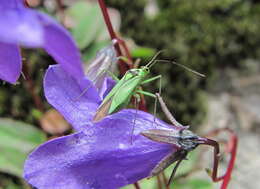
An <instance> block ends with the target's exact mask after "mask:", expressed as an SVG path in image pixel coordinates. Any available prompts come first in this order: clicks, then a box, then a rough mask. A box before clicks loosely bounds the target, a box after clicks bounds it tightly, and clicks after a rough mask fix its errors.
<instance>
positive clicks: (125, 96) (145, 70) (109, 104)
mask: <svg viewBox="0 0 260 189" xmlns="http://www.w3.org/2000/svg"><path fill="white" fill-rule="evenodd" d="M159 53H160V52H159ZM159 53H157V54H156V55H155V56H154V57H153V58H152V60H151V61H150V62H149V63H148V64H147V65H145V66H142V67H141V68H136V69H130V70H128V71H127V72H126V73H125V75H124V76H123V78H122V79H120V80H119V79H116V80H117V84H116V85H115V86H114V88H113V89H112V90H111V91H110V92H109V94H108V95H107V96H106V97H105V99H104V100H103V102H102V103H101V105H100V106H99V108H98V110H97V112H96V114H95V116H94V119H93V121H100V120H101V119H103V118H104V117H105V116H106V115H108V114H112V113H114V112H116V111H118V110H119V109H120V108H122V107H124V106H126V105H128V104H129V102H130V100H131V97H132V96H135V97H136V98H137V99H138V98H139V94H144V95H147V96H151V97H153V98H156V96H155V95H154V94H152V93H149V92H146V91H142V90H140V86H141V85H143V84H145V83H149V82H152V81H154V80H157V79H161V75H158V76H155V77H152V78H149V79H146V77H147V75H148V74H149V73H150V68H151V67H152V66H153V65H154V64H155V63H156V62H157V61H156V60H155V58H156V57H157V56H158V55H159ZM159 90H160V89H159ZM138 93H139V94H138Z"/></svg>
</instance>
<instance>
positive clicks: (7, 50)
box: [0, 42, 22, 84]
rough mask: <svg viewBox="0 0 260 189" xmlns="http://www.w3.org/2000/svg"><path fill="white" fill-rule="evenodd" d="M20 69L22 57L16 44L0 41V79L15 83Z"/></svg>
mask: <svg viewBox="0 0 260 189" xmlns="http://www.w3.org/2000/svg"><path fill="white" fill-rule="evenodd" d="M21 70H22V59H21V56H20V50H19V47H18V46H17V45H12V44H6V43H1V42H0V79H2V80H5V81H8V82H10V83H13V84H14V83H15V82H16V81H17V79H18V78H19V76H20V73H21Z"/></svg>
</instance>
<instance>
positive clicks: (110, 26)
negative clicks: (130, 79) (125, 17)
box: [98, 0, 129, 75]
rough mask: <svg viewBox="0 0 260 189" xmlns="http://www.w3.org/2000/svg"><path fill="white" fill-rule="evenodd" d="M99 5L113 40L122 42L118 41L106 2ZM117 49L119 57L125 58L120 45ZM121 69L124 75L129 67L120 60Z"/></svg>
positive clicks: (101, 1)
mask: <svg viewBox="0 0 260 189" xmlns="http://www.w3.org/2000/svg"><path fill="white" fill-rule="evenodd" d="M98 3H99V6H100V8H101V11H102V14H103V17H104V20H105V23H106V26H107V30H108V32H109V34H110V38H111V40H117V41H120V39H118V37H117V36H116V33H115V31H114V29H113V26H112V23H111V20H110V17H109V14H108V11H107V7H106V4H105V2H104V1H103V0H98ZM115 49H116V51H117V56H119V57H120V56H123V54H122V51H121V49H120V46H119V43H115ZM119 69H120V74H121V75H123V74H125V72H126V71H127V70H128V69H129V66H128V65H127V64H126V63H125V62H123V61H122V60H120V61H119Z"/></svg>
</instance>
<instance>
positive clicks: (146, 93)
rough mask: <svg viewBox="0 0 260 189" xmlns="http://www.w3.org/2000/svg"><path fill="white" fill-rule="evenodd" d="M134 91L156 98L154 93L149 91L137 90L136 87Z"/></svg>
mask: <svg viewBox="0 0 260 189" xmlns="http://www.w3.org/2000/svg"><path fill="white" fill-rule="evenodd" d="M136 92H137V93H140V94H143V95H146V96H150V97H153V98H156V95H154V94H153V93H149V92H146V91H143V90H139V89H137V90H136Z"/></svg>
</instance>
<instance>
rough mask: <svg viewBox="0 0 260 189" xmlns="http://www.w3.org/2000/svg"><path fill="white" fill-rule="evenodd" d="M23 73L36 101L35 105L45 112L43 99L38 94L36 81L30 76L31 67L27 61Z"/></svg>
mask: <svg viewBox="0 0 260 189" xmlns="http://www.w3.org/2000/svg"><path fill="white" fill-rule="evenodd" d="M23 74H24V76H25V88H26V89H27V90H28V92H29V93H30V94H31V96H32V99H33V101H34V104H35V107H36V108H37V109H38V110H39V111H41V112H44V105H43V103H42V100H41V98H40V96H39V95H38V94H36V89H35V85H34V82H33V80H32V78H31V76H30V73H29V69H28V66H27V62H26V63H25V64H23Z"/></svg>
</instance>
